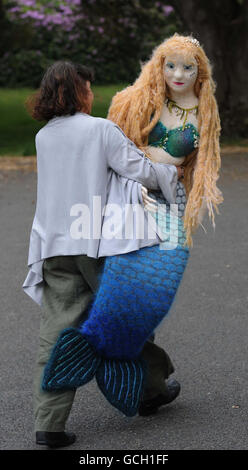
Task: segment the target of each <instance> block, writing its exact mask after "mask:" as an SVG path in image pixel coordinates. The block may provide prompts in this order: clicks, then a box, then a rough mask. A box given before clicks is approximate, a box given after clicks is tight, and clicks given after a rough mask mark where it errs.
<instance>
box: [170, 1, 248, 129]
mask: <svg viewBox="0 0 248 470" xmlns="http://www.w3.org/2000/svg"><path fill="white" fill-rule="evenodd" d="M170 4H171V5H172V6H173V7H174V8H175V11H176V14H177V15H178V16H179V18H180V19H181V21H182V24H183V31H182V33H183V34H190V33H192V35H193V36H194V37H195V38H196V39H198V40H199V42H200V43H201V45H202V46H203V47H204V50H205V52H206V54H207V56H208V58H209V60H210V62H211V64H212V66H213V78H214V80H215V82H216V84H217V90H216V97H217V101H218V105H219V110H220V116H221V122H222V135H223V136H229V137H232V136H240V137H246V138H247V137H248V89H247V70H248V1H247V0H225V1H223V0H207V1H206V0H187V1H185V0H171V1H170Z"/></svg>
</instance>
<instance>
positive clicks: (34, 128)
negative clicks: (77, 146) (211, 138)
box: [0, 84, 248, 157]
mask: <svg viewBox="0 0 248 470" xmlns="http://www.w3.org/2000/svg"><path fill="white" fill-rule="evenodd" d="M125 86H126V85H125V84H118V85H109V86H95V87H94V86H93V91H94V94H95V100H94V106H93V110H92V115H93V116H99V117H104V118H105V117H106V116H107V112H108V108H109V105H110V102H111V99H112V97H113V96H114V94H115V93H116V92H117V91H119V90H122V89H123V88H124V87H125ZM31 93H33V90H31V89H24V88H21V89H14V90H12V89H6V88H2V89H1V88H0V157H1V156H3V155H6V156H8V155H9V156H30V155H35V146H34V137H35V134H36V133H37V132H38V130H39V129H40V128H41V127H42V126H43V125H44V124H45V123H39V122H37V121H34V120H33V119H32V118H31V117H30V116H29V115H28V113H27V111H26V109H25V101H26V99H27V97H28V96H29V95H30V94H31ZM221 143H222V145H230V146H235V145H241V146H247V144H248V140H247V139H244V140H242V139H236V138H232V137H229V138H226V139H222V142H221Z"/></svg>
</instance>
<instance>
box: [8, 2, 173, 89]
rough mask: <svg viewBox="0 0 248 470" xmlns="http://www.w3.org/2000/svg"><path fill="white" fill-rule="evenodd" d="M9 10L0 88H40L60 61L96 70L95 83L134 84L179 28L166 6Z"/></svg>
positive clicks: (38, 5)
mask: <svg viewBox="0 0 248 470" xmlns="http://www.w3.org/2000/svg"><path fill="white" fill-rule="evenodd" d="M5 7H6V10H5V19H4V21H5V22H4V23H2V26H4V27H2V30H3V41H2V45H1V44H0V53H1V48H2V54H3V55H2V58H1V59H0V70H1V72H0V86H33V87H37V86H38V84H39V82H40V79H41V77H42V74H43V72H44V70H45V69H46V67H47V66H48V65H49V64H50V63H52V62H54V61H55V60H59V59H71V60H73V61H76V62H80V63H84V64H85V65H88V66H90V67H92V68H93V69H94V70H95V77H96V83H118V82H122V81H125V82H128V83H130V82H132V81H133V80H134V79H135V78H136V77H137V75H138V73H139V71H140V62H143V61H145V60H147V59H148V58H149V56H150V54H151V52H152V50H153V48H154V47H155V46H156V45H158V44H159V43H160V42H161V41H162V40H164V39H165V37H167V36H169V35H171V34H173V33H174V32H175V30H176V29H178V25H177V23H176V18H175V15H174V12H173V11H172V10H173V9H172V7H170V6H169V5H166V4H165V2H150V1H148V0H118V1H117V0H109V1H108V2H106V0H97V1H95V0H84V1H82V2H81V1H80V0H63V1H57V0H50V1H49V2H48V1H45V0H39V1H34V0H11V1H10V0H5ZM0 26H1V24H0ZM10 29H11V34H10ZM4 38H5V40H4ZM6 43H8V45H9V46H8V52H7V53H6V47H5V46H4V44H6ZM3 47H5V49H3Z"/></svg>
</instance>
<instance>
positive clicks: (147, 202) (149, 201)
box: [141, 186, 158, 212]
mask: <svg viewBox="0 0 248 470" xmlns="http://www.w3.org/2000/svg"><path fill="white" fill-rule="evenodd" d="M141 192H142V198H143V204H144V206H145V209H146V210H148V211H151V212H157V210H158V204H157V202H156V201H155V200H154V199H153V198H151V197H149V196H148V190H147V188H145V186H141Z"/></svg>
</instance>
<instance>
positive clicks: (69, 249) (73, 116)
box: [23, 35, 222, 447]
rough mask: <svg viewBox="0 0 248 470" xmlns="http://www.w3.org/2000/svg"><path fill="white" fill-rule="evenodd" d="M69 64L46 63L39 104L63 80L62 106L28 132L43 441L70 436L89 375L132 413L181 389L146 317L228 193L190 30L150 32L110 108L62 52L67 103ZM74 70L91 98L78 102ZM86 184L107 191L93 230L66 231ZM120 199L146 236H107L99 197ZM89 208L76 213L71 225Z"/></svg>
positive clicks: (164, 308) (158, 307) (207, 80)
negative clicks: (33, 175)
mask: <svg viewBox="0 0 248 470" xmlns="http://www.w3.org/2000/svg"><path fill="white" fill-rule="evenodd" d="M60 65H61V64H60ZM70 67H71V68H70ZM64 68H65V65H64V64H63V66H62V69H63V73H61V72H62V69H60V72H59V67H58V64H57V67H55V68H50V70H49V71H48V72H47V74H46V76H45V77H44V79H43V84H42V85H41V89H40V94H39V95H38V98H37V101H36V105H35V106H33V109H34V110H35V109H36V110H39V112H38V111H37V115H38V117H40V116H41V115H42V117H43V118H44V107H43V114H42V111H41V109H42V106H41V105H42V104H44V103H45V104H46V103H47V101H46V97H47V96H48V95H49V91H50V97H51V96H54V95H56V93H57V102H56V106H57V108H56V110H55V109H50V114H49V113H47V115H46V120H47V121H48V123H47V125H46V126H45V127H44V128H43V129H42V130H41V131H40V132H39V133H38V135H37V137H36V146H37V158H38V177H39V178H38V193H37V207H36V215H35V218H34V222H33V226H32V231H31V238H30V252H29V262H28V264H29V267H30V270H29V273H28V276H27V278H26V280H25V282H24V285H23V287H24V289H25V290H26V292H27V293H28V294H29V295H30V296H31V297H32V298H33V299H34V300H35V301H37V303H39V304H42V305H43V307H44V312H45V313H44V315H43V319H42V322H41V333H40V338H41V339H40V341H41V343H44V344H40V348H39V359H38V363H37V370H36V392H35V413H36V431H37V434H36V442H37V443H38V444H47V445H49V446H50V447H56V446H57V447H60V446H63V445H69V444H71V443H72V442H74V440H75V436H74V435H71V434H69V433H65V432H64V428H65V423H66V419H67V416H68V414H69V411H70V407H71V405H72V402H73V397H74V394H75V390H76V388H78V387H80V386H82V385H84V384H85V383H87V382H89V381H90V380H92V379H93V378H95V379H96V381H97V384H98V386H99V389H100V390H101V391H102V393H103V394H104V395H105V397H106V398H107V400H108V401H109V403H110V404H111V405H113V406H114V407H115V408H117V409H118V410H120V411H121V412H123V413H124V414H125V415H126V416H135V414H137V412H139V414H140V415H146V414H150V413H153V412H155V411H156V410H157V408H158V407H159V406H161V405H163V404H166V403H169V402H170V401H172V400H174V399H175V398H176V396H178V394H179V391H180V385H179V384H178V382H177V381H176V380H173V379H169V380H168V381H167V383H166V379H168V377H169V375H170V374H171V373H172V372H173V371H174V367H173V365H172V363H171V361H170V358H169V356H168V355H167V354H166V353H165V351H164V350H163V349H162V348H160V347H159V346H157V345H156V344H155V343H154V342H153V339H154V331H155V330H156V328H157V327H158V325H159V324H160V323H161V321H162V320H163V319H164V318H165V316H166V315H167V314H168V312H169V311H170V308H171V305H172V303H173V300H174V298H175V295H176V292H177V290H178V287H179V284H180V281H181V279H182V276H183V273H184V270H185V267H186V265H187V260H188V256H189V247H190V246H191V245H192V234H193V232H194V231H195V229H196V228H197V227H198V226H199V224H200V223H201V219H202V214H201V213H202V211H203V210H204V208H207V210H208V212H209V215H210V217H211V219H212V221H213V223H214V209H217V206H218V204H219V203H220V202H221V201H222V196H221V193H220V191H219V189H218V188H217V186H216V182H217V179H218V172H219V169H220V154H219V133H220V121H219V115H218V110H217V105H216V101H215V98H214V91H215V86H214V82H213V80H212V75H211V67H210V64H209V61H208V59H207V57H206V55H205V53H204V51H203V49H202V47H201V46H200V44H199V43H198V41H197V40H195V39H194V38H192V37H190V36H188V37H187V36H180V35H174V36H173V37H171V38H169V39H167V40H166V41H164V42H163V43H162V44H161V45H160V46H158V47H157V48H156V49H155V50H154V52H153V55H152V57H151V59H150V60H149V61H148V62H147V63H146V64H145V65H144V66H143V68H142V71H141V74H140V77H139V78H138V79H137V80H136V82H135V83H134V85H132V86H129V87H127V88H126V89H125V90H123V91H121V92H119V93H117V94H116V96H115V97H114V98H113V100H112V104H111V106H110V109H109V114H108V120H104V119H99V118H93V117H91V116H89V112H90V108H91V105H89V101H90V102H91V104H92V99H90V98H89V97H91V98H92V96H91V95H90V93H91V92H90V87H89V84H90V82H91V78H90V77H89V76H87V74H86V76H85V71H82V68H81V69H80V67H79V66H77V68H76V69H75V66H73V65H72V64H70V65H68V63H67V65H66V70H67V71H66V73H67V78H68V77H69V78H70V80H71V84H72V83H73V85H74V88H75V89H74V95H73V93H72V96H71V98H72V97H74V102H73V103H72V102H71V101H70V99H68V101H67V105H68V107H67V109H66V114H65V103H66V100H67V98H66V94H65V93H64V91H65V88H66V87H65V86H64V85H65V83H64V82H63V80H64V79H65V76H66V74H65V70H64ZM75 71H76V73H75ZM62 77H63V79H62ZM87 77H88V78H87ZM80 80H81V82H80ZM48 83H49V86H50V90H49V86H48ZM82 84H84V86H83V88H84V90H85V88H87V87H88V94H87V93H86V95H87V97H88V99H87V100H84V101H81V107H78V102H77V99H76V98H75V97H78V96H80V91H79V90H80V87H81V90H82ZM44 90H46V95H44ZM54 90H56V91H55V93H54ZM42 92H43V95H42ZM52 92H53V94H52ZM81 95H82V93H81ZM67 96H68V95H67ZM87 103H88V104H87ZM70 104H71V109H70V110H69V112H68V109H69V107H70ZM38 105H39V106H38ZM33 112H34V111H33ZM34 114H35V112H34ZM111 121H112V122H111ZM182 176H184V184H183V183H182V181H181V180H180V178H181V177H182ZM45 194H46V196H45ZM93 196H101V203H100V209H101V210H100V213H101V214H102V219H101V223H100V224H98V226H99V225H100V231H99V233H98V235H99V236H98V237H92V233H90V234H89V232H90V229H89V227H88V225H89V226H90V224H88V223H87V227H88V229H89V231H88V235H89V236H88V238H87V237H82V236H80V233H79V231H77V232H76V236H75V237H74V236H73V237H72V231H71V230H68V225H69V219H70V217H68V215H70V216H71V217H73V216H79V215H80V207H81V206H80V204H79V203H84V205H87V206H88V207H89V209H90V210H89V212H90V214H92V212H94V210H93V209H94V208H95V206H94V204H93V202H92V199H93ZM114 203H118V204H119V205H120V207H121V208H122V209H123V207H124V205H125V204H129V205H130V207H131V211H133V212H134V210H133V208H134V206H135V205H136V204H139V205H140V206H141V208H142V211H143V214H144V221H145V226H146V228H148V227H150V229H151V227H152V229H151V230H153V232H154V237H153V239H152V240H151V239H150V238H149V237H148V236H147V235H145V236H144V237H143V238H139V237H136V238H135V237H134V238H133V239H131V240H130V239H128V240H127V239H125V238H124V239H121V238H120V237H118V236H117V237H116V239H115V238H112V239H111V238H108V237H107V238H106V237H104V236H103V232H104V231H103V227H104V222H105V221H108V215H109V214H108V212H107V211H106V207H107V209H108V208H109V207H110V206H111V204H112V205H113V204H114ZM170 206H173V210H170ZM111 207H112V206H111ZM144 208H146V209H148V211H144ZM81 210H82V207H81ZM133 212H132V214H133ZM122 214H123V210H122ZM125 214H126V213H125ZM152 219H153V221H154V222H155V225H154V224H152V223H151V220H152ZM85 220H86V219H84V218H83V217H81V218H80V217H77V219H75V221H74V222H75V224H74V228H75V227H77V229H78V227H79V226H80V224H81V225H84V221H85ZM120 220H121V219H120ZM135 220H136V224H137V225H139V219H138V218H136V219H135ZM88 221H89V219H87V222H88ZM123 225H125V224H124V223H123V222H122V221H121V222H120V223H119V227H118V230H117V233H120V230H121V229H123ZM70 227H71V225H70ZM154 227H155V229H154ZM73 234H74V235H75V231H74V232H73ZM153 361H155V362H154V363H153ZM154 364H155V367H154ZM156 368H157V369H156ZM155 369H156V370H157V376H156V377H155V376H154V374H155V372H154V371H155ZM41 384H42V390H41V387H40V385H41ZM154 384H155V385H154ZM156 384H158V387H157V389H156Z"/></svg>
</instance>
